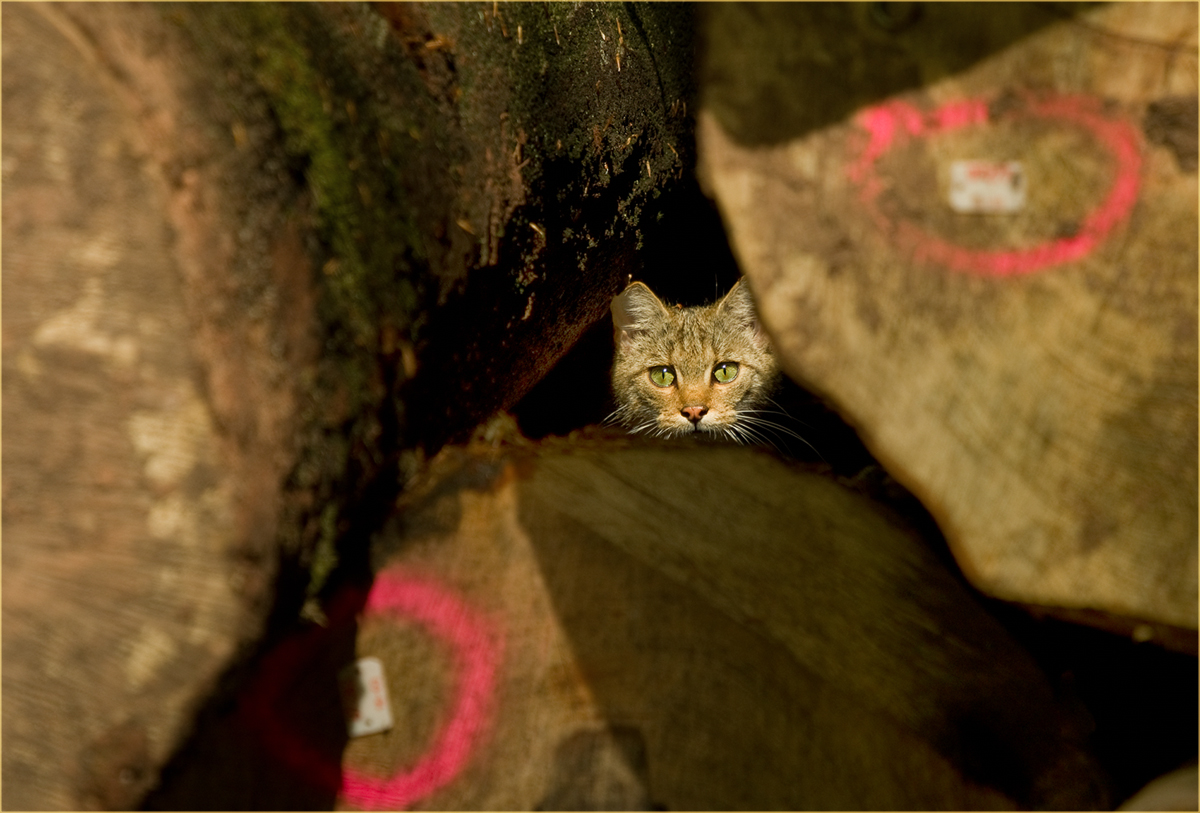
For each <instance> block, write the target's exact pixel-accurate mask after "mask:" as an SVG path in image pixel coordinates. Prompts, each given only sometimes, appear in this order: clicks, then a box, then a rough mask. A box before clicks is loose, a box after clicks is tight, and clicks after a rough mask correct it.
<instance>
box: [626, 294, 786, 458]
mask: <svg viewBox="0 0 1200 813" xmlns="http://www.w3.org/2000/svg"><path fill="white" fill-rule="evenodd" d="M612 317H613V332H614V343H615V352H614V357H613V367H612V388H613V395H614V396H615V397H616V402H617V405H618V406H617V409H616V411H614V412H613V413H612V414H611V415H610V416H609V420H610V421H611V422H613V423H618V424H621V425H623V426H624V427H625V428H627V429H628V430H629V431H630V432H632V433H637V432H647V433H649V434H653V435H658V436H679V435H687V434H693V433H697V432H707V433H711V435H715V436H721V437H726V438H732V439H734V440H737V441H739V442H742V443H746V442H759V441H766V442H769V441H768V439H767V437H766V436H765V435H764V434H763V431H764V430H767V431H771V430H774V431H783V432H785V433H786V434H794V433H791V432H789V431H788V430H784V429H782V428H781V427H779V426H778V424H776V423H775V422H773V421H770V420H767V419H766V418H764V417H763V415H764V414H766V413H768V412H770V410H768V409H766V407H767V405H768V404H771V403H773V402H772V401H771V398H770V396H771V393H772V392H773V391H774V389H775V388H776V386H777V384H778V383H779V365H778V363H777V362H776V360H775V353H774V351H773V350H772V349H771V342H770V339H769V338H768V337H767V335H766V333H765V332H764V331H763V329H762V326H761V325H760V324H759V321H758V315H757V314H756V312H755V310H754V300H753V297H752V295H751V293H750V286H749V285H748V284H747V283H746V281H745V279H739V280H738V281H737V282H736V283H734V286H733V288H731V289H730V291H729V293H727V294H726V295H725V296H724V297H723V298H722V299H721V300H720V301H719V302H716V303H714V304H712V305H702V306H699V307H693V308H683V307H680V306H678V305H676V306H669V305H666V304H664V303H663V302H662V301H661V300H660V299H659V298H658V297H657V296H655V295H654V292H653V291H651V290H650V288H648V287H647V286H646V285H645V284H643V283H641V282H634V283H632V284H631V285H629V287H627V288H626V289H625V290H624V291H623V292H622V293H621V294H619V295H618V296H616V297H615V298H614V299H613V301H612ZM801 440H803V439H802V438H801Z"/></svg>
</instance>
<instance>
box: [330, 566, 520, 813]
mask: <svg viewBox="0 0 1200 813" xmlns="http://www.w3.org/2000/svg"><path fill="white" fill-rule="evenodd" d="M365 610H366V614H367V615H368V616H370V615H374V614H391V615H395V616H397V617H400V618H407V619H412V620H415V621H417V622H419V623H420V624H421V625H423V626H424V627H425V629H426V630H428V631H429V632H430V633H431V634H432V635H433V636H434V637H436V638H437V639H439V640H441V641H445V642H446V643H448V644H450V647H451V649H452V652H453V655H454V663H455V682H456V684H457V685H456V686H455V689H454V696H455V697H456V698H457V700H456V702H455V705H454V710H453V713H452V714H451V716H450V720H449V722H447V723H446V726H445V727H444V728H443V729H442V731H441V733H440V734H438V736H437V738H436V740H435V742H434V744H433V747H431V748H430V750H429V751H428V752H426V754H425V755H424V756H423V757H421V758H420V759H419V760H417V764H416V765H414V766H413V767H412V768H410V769H409V770H407V771H401V772H400V773H398V774H396V775H395V776H393V777H391V778H390V779H376V778H374V777H370V776H366V775H365V774H361V773H359V772H357V771H351V770H347V771H346V772H345V777H344V779H343V783H342V793H343V794H344V796H345V798H346V800H347V801H348V802H350V803H351V804H355V805H358V806H360V807H365V808H373V809H380V808H407V807H409V806H410V805H412V804H413V803H414V802H416V801H419V800H420V799H423V798H424V797H426V796H428V795H429V794H431V793H433V792H434V791H435V790H437V789H438V788H441V787H443V786H445V785H447V784H449V783H450V781H451V780H453V779H454V777H456V776H457V775H458V774H459V772H460V771H462V769H463V768H464V767H465V766H466V764H467V762H468V760H469V759H470V756H471V752H472V751H473V750H474V749H475V746H476V744H477V743H478V741H479V739H480V735H481V734H482V733H483V732H484V730H485V729H486V728H487V724H488V723H489V721H490V719H491V711H492V699H493V696H494V693H495V692H494V689H495V685H496V670H497V668H498V666H499V663H500V659H501V644H500V639H499V636H497V635H495V633H494V631H493V629H492V625H491V624H490V623H489V622H488V621H487V619H485V618H484V617H483V616H481V615H479V614H478V613H476V612H475V611H474V610H472V609H471V608H470V607H468V606H467V605H466V604H464V603H463V602H462V601H460V600H459V599H458V597H457V596H455V595H453V594H452V593H448V592H446V591H445V590H444V589H443V588H441V587H439V586H437V585H435V584H432V583H430V582H422V581H419V580H417V579H414V578H412V577H408V576H404V575H401V574H380V576H379V577H378V578H376V580H375V586H374V589H372V591H371V595H370V596H369V597H368V599H367V605H366V608H365Z"/></svg>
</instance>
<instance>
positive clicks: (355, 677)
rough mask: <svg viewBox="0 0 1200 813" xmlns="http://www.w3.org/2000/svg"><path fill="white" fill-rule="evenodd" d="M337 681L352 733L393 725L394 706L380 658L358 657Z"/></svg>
mask: <svg viewBox="0 0 1200 813" xmlns="http://www.w3.org/2000/svg"><path fill="white" fill-rule="evenodd" d="M338 682H339V683H340V684H341V689H342V708H344V709H345V710H346V727H347V729H348V730H349V732H350V736H351V737H363V736H366V735H367V734H377V733H379V732H380V731H387V730H388V729H389V728H391V727H392V706H391V704H390V703H389V702H388V694H387V681H385V680H384V677H383V664H382V663H380V662H379V658H359V659H358V660H357V661H355V662H354V663H352V664H350V665H349V666H347V667H346V668H345V669H343V670H342V671H341V672H340V673H339V674H338Z"/></svg>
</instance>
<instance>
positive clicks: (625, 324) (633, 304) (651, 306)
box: [612, 282, 667, 345]
mask: <svg viewBox="0 0 1200 813" xmlns="http://www.w3.org/2000/svg"><path fill="white" fill-rule="evenodd" d="M666 313H667V308H666V306H665V305H664V304H663V303H662V302H661V301H660V300H659V298H658V297H657V296H655V295H654V292H653V291H651V290H650V289H649V288H648V287H646V285H645V284H644V283H641V282H635V283H633V284H631V285H630V286H629V287H628V288H626V289H625V290H624V291H622V292H621V293H620V294H618V295H617V296H615V297H613V301H612V318H613V331H614V334H615V337H616V340H617V341H618V342H620V343H623V344H625V345H628V344H629V343H630V342H632V341H633V339H634V337H635V336H637V334H638V333H641V332H643V331H645V330H646V329H648V328H649V327H651V326H653V325H656V324H661V323H662V321H663V319H664V318H665V317H666Z"/></svg>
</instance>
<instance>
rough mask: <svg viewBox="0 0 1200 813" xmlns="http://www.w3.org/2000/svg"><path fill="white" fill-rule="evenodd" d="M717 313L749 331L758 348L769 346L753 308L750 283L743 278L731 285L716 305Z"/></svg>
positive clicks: (768, 340) (765, 333) (756, 312)
mask: <svg viewBox="0 0 1200 813" xmlns="http://www.w3.org/2000/svg"><path fill="white" fill-rule="evenodd" d="M717 312H718V313H719V314H721V315H722V316H723V317H725V318H727V319H729V320H730V321H732V322H733V323H734V324H736V325H739V326H741V327H742V328H743V329H745V330H747V331H749V332H750V334H751V335H752V336H753V337H754V341H755V342H756V343H757V344H758V345H759V346H764V345H767V344H770V341H771V340H770V339H769V338H768V337H767V332H766V331H765V330H763V327H762V323H761V322H759V321H758V311H757V310H755V307H754V295H753V294H752V293H751V292H750V283H748V282H746V278H745V277H739V278H738V281H737V282H735V283H734V284H733V287H732V288H730V289H729V293H727V294H725V297H724V298H723V299H722V300H721V301H720V303H718V305H717Z"/></svg>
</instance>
